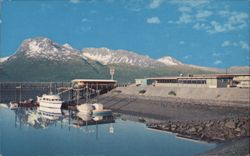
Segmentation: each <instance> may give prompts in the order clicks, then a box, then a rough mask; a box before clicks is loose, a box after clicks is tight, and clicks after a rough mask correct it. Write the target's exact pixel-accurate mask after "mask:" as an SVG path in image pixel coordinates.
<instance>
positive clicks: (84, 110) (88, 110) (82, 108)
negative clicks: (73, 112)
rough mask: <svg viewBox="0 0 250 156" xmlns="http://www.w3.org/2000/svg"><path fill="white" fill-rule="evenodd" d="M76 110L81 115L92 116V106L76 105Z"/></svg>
mask: <svg viewBox="0 0 250 156" xmlns="http://www.w3.org/2000/svg"><path fill="white" fill-rule="evenodd" d="M76 108H77V110H78V111H79V112H81V113H82V114H89V115H91V114H92V111H93V109H94V108H93V106H92V104H82V105H77V106H76Z"/></svg>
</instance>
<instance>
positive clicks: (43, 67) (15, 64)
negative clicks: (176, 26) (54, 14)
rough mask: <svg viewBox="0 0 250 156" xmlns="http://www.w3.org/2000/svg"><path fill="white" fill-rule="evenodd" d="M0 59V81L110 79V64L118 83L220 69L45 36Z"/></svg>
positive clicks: (27, 41) (26, 42)
mask: <svg viewBox="0 0 250 156" xmlns="http://www.w3.org/2000/svg"><path fill="white" fill-rule="evenodd" d="M0 60H1V62H0V81H70V80H72V79H76V78H93V79H109V78H110V75H109V68H110V67H114V68H115V70H116V72H115V76H114V78H115V79H116V80H118V81H119V82H120V83H127V82H133V81H134V79H135V78H145V77H156V76H168V75H172V76H173V75H176V76H177V75H179V74H184V75H185V74H204V73H218V72H220V70H218V69H216V68H215V69H213V68H207V67H200V66H194V65H186V64H183V63H181V62H180V61H178V60H176V59H174V58H172V57H169V56H167V57H164V58H163V59H160V60H155V59H152V58H150V57H148V56H144V55H139V54H137V53H135V52H130V51H126V50H111V49H108V48H86V49H84V50H83V52H81V51H80V50H77V49H74V48H73V47H71V46H70V45H69V44H64V45H60V44H58V43H56V42H53V41H52V40H50V39H48V38H44V37H37V38H32V39H27V40H24V41H23V42H22V44H21V45H20V46H19V48H18V49H17V51H16V53H15V54H14V55H12V56H10V57H7V58H4V59H0ZM231 70H232V71H233V70H239V67H237V69H236V67H234V68H232V69H231ZM244 70H245V68H244Z"/></svg>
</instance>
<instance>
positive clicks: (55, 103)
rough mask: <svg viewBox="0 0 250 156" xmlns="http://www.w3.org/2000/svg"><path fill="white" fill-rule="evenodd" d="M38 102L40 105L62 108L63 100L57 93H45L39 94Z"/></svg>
mask: <svg viewBox="0 0 250 156" xmlns="http://www.w3.org/2000/svg"><path fill="white" fill-rule="evenodd" d="M37 103H38V104H39V106H40V107H46V108H55V109H60V108H61V106H62V103H63V101H62V100H61V98H60V96H59V95H57V94H49V95H47V94H43V95H42V97H39V96H37Z"/></svg>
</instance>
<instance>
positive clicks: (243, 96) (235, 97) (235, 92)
mask: <svg viewBox="0 0 250 156" xmlns="http://www.w3.org/2000/svg"><path fill="white" fill-rule="evenodd" d="M116 90H120V91H121V92H122V94H127V95H139V91H140V90H146V92H145V93H144V94H143V96H148V97H151V96H152V97H174V98H184V99H194V100H216V101H238V102H248V103H249V100H250V97H249V95H250V90H249V89H246V88H244V89H243V88H179V87H159V86H158V87H154V86H140V87H136V86H129V87H118V88H116ZM171 91H172V92H174V93H175V94H176V95H173V94H172V95H171V94H170V95H169V93H170V92H171Z"/></svg>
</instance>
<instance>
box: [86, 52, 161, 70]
mask: <svg viewBox="0 0 250 156" xmlns="http://www.w3.org/2000/svg"><path fill="white" fill-rule="evenodd" d="M82 54H83V56H85V57H87V58H89V59H92V60H96V61H98V62H101V63H102V64H104V65H107V64H130V65H135V66H142V67H162V66H165V65H164V64H163V63H161V62H158V61H157V60H154V59H152V58H150V57H148V56H144V55H139V54H137V53H134V52H131V51H126V50H111V49H108V48H85V49H83V52H82Z"/></svg>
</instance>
